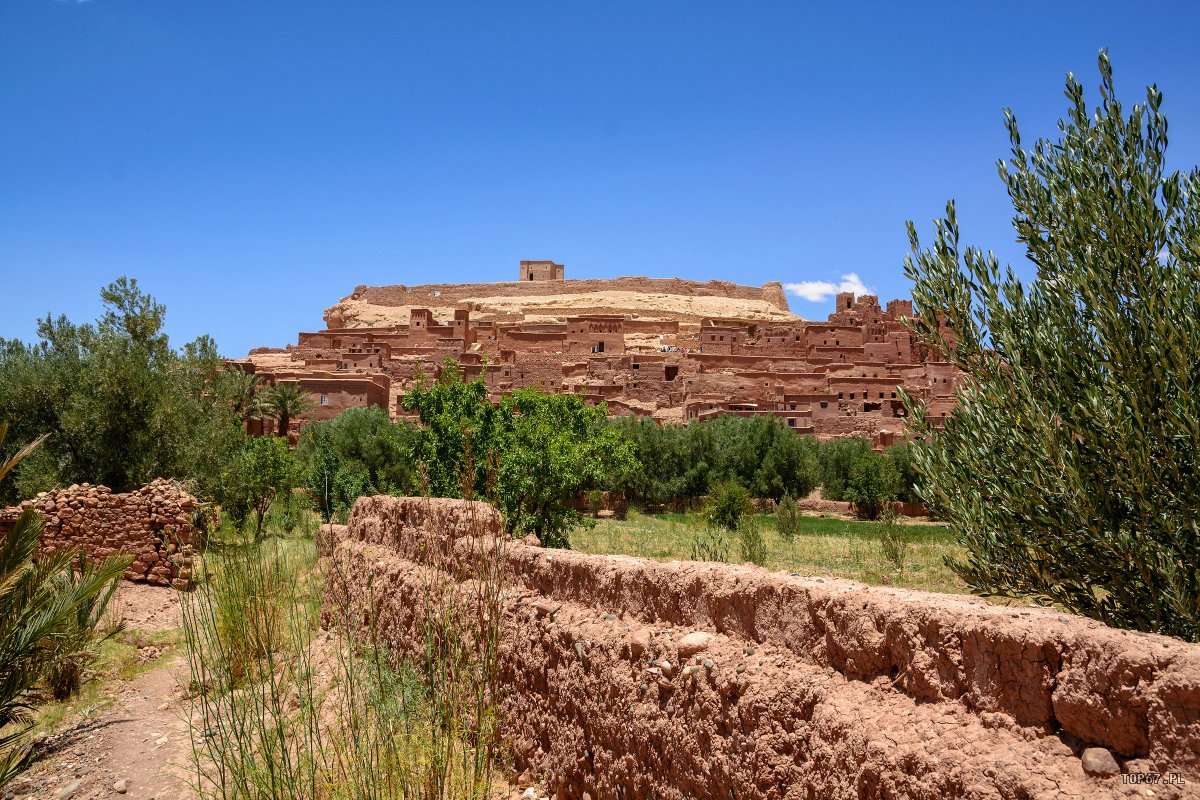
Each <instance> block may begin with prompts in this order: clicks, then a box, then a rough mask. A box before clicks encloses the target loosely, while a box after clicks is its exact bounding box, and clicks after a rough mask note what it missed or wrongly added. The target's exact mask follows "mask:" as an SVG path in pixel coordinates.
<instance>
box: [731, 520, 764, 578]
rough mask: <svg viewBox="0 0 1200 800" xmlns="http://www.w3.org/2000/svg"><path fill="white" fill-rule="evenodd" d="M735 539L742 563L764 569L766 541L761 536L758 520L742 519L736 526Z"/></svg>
mask: <svg viewBox="0 0 1200 800" xmlns="http://www.w3.org/2000/svg"><path fill="white" fill-rule="evenodd" d="M737 537H738V549H739V550H740V552H741V556H742V561H743V562H749V563H751V564H757V565H758V566H760V567H765V566H766V565H767V540H766V537H764V536H763V532H762V525H761V524H760V523H759V521H758V519H757V518H755V517H746V518H745V519H743V520H742V521H741V524H740V525H739V526H738V529H737Z"/></svg>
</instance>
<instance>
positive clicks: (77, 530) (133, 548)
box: [0, 479, 196, 588]
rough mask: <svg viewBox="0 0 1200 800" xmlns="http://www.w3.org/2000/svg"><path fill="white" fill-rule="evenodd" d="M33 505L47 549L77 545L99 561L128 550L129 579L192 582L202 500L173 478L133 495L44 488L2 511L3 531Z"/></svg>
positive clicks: (79, 487) (84, 486)
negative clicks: (196, 525)
mask: <svg viewBox="0 0 1200 800" xmlns="http://www.w3.org/2000/svg"><path fill="white" fill-rule="evenodd" d="M27 506H33V507H34V508H36V509H37V510H38V511H40V512H42V520H43V523H44V525H45V527H44V529H43V532H42V544H41V550H42V552H52V551H55V550H60V549H63V548H67V547H77V548H80V549H82V550H84V551H86V552H87V554H88V557H89V558H96V559H102V558H105V557H107V556H109V555H111V554H113V553H127V554H129V555H131V556H133V563H132V564H130V565H129V569H128V570H126V572H125V578H126V580H131V581H139V582H145V583H151V584H157V585H161V586H166V585H173V586H176V587H177V588H182V587H185V586H187V585H188V583H189V581H190V580H191V574H192V550H193V539H194V531H193V529H192V522H191V517H192V512H193V511H195V509H196V499H195V498H194V497H192V496H191V495H190V494H188V493H187V492H185V491H183V489H181V488H180V487H179V486H178V485H177V484H175V483H172V482H171V481H166V480H162V479H159V480H155V481H153V482H151V483H149V484H147V485H145V486H143V487H142V488H141V489H138V490H137V491H136V492H129V493H127V494H113V493H112V491H111V490H110V489H108V487H106V486H92V485H90V484H86V483H85V484H82V485H76V486H70V487H68V488H66V489H60V490H58V491H54V492H43V493H41V494H39V495H38V496H37V497H36V498H34V499H33V500H27V501H25V502H24V503H22V504H21V505H19V506H14V507H12V508H7V509H4V510H3V511H0V533H4V532H7V530H9V529H11V526H12V524H13V521H14V520H15V519H16V517H17V515H18V514H20V512H21V509H23V508H25V507H27Z"/></svg>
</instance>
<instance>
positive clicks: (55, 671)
mask: <svg viewBox="0 0 1200 800" xmlns="http://www.w3.org/2000/svg"><path fill="white" fill-rule="evenodd" d="M116 561H117V563H119V564H120V566H121V571H122V572H123V571H124V570H125V568H126V567H128V566H129V564H130V561H131V559H130V558H128V557H123V558H119V559H116ZM103 568H104V565H103V564H99V565H98V564H96V563H95V562H93V561H92V560H90V559H88V557H87V553H86V552H83V551H80V553H79V555H78V558H77V559H76V560H75V561H72V562H70V563H69V564H68V565H67V569H65V570H64V571H62V572H60V573H58V574H57V575H55V576H54V581H53V582H54V586H53V591H55V592H57V593H58V594H60V595H65V596H72V595H77V594H78V593H79V589H80V587H81V586H84V585H86V584H87V583H88V582H90V581H92V580H94V576H95V575H96V573H97V571H98V570H100V569H103ZM119 584H120V580H119V578H118V579H115V580H113V581H111V582H110V583H108V584H107V585H105V586H103V587H102V588H101V589H100V591H99V592H97V593H96V594H85V595H83V597H82V601H81V602H80V603H79V605H78V606H77V607H76V608H75V614H74V616H73V617H71V619H70V620H68V621H67V623H66V625H64V630H63V632H62V633H61V635H60V636H58V637H56V638H55V639H54V643H53V648H54V653H53V655H52V656H51V657H50V661H49V664H48V665H47V667H46V676H45V678H44V680H45V683H46V686H47V688H49V689H50V694H51V696H52V697H53V698H54V699H55V700H66V699H67V698H69V697H72V696H73V695H75V694H76V693H77V692H78V691H79V689H80V688H81V687H82V686H83V683H84V681H85V680H86V678H87V676H88V671H89V670H90V668H91V665H92V664H93V663H94V662H95V661H96V658H97V656H98V654H99V647H100V645H101V644H102V643H103V642H105V641H107V640H108V639H111V638H112V637H113V636H116V635H117V634H118V633H120V632H121V631H122V630H124V627H125V625H124V623H123V622H122V621H121V619H120V617H119V616H117V615H115V614H113V613H110V607H111V603H112V600H113V597H115V596H116V593H117V586H118V585H119Z"/></svg>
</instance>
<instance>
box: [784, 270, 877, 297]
mask: <svg viewBox="0 0 1200 800" xmlns="http://www.w3.org/2000/svg"><path fill="white" fill-rule="evenodd" d="M783 289H784V291H786V292H787V293H789V294H794V295H796V296H797V297H799V298H800V299H801V300H807V301H808V302H810V303H820V302H821V301H823V300H828V299H830V298H831V297H833V296H834V295H835V294H837V293H838V292H854V294H856V295H863V294H875V292H874V291H872V290H871V288H870V287H868V286H867V285H866V284H865V283H863V282H862V279H861V278H859V277H858V273H857V272H847V273H846V274H845V275H843V276H842V280H841V282H840V283H832V282H830V281H799V282H796V283H785V284H784V285H783Z"/></svg>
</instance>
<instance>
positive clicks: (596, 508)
mask: <svg viewBox="0 0 1200 800" xmlns="http://www.w3.org/2000/svg"><path fill="white" fill-rule="evenodd" d="M586 497H587V511H588V514H590V515H592V516H593V517H595V516H597V515H599V514H600V509H601V508H602V507H603V506H604V492H602V491H600V490H599V489H589V490H588V491H587V495H586Z"/></svg>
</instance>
